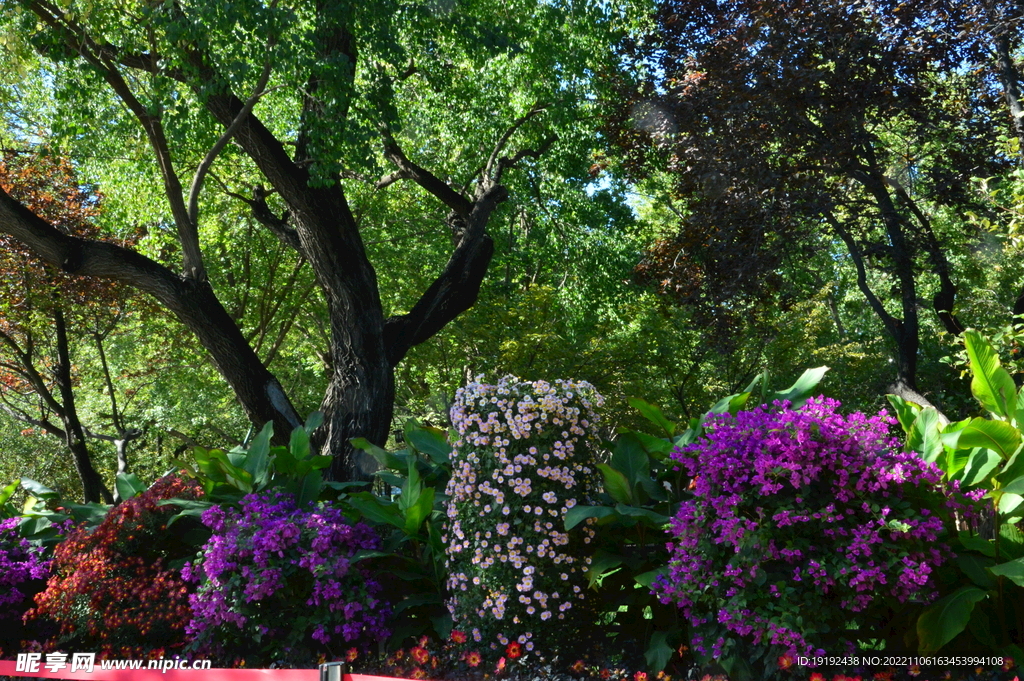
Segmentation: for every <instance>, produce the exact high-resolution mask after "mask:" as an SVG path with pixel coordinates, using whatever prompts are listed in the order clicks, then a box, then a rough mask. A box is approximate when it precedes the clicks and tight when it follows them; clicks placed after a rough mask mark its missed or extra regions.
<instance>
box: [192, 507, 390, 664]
mask: <svg viewBox="0 0 1024 681" xmlns="http://www.w3.org/2000/svg"><path fill="white" fill-rule="evenodd" d="M203 523H204V524H205V525H207V526H208V527H209V528H210V529H211V530H213V536H212V537H211V538H210V540H209V541H208V542H207V544H206V546H204V547H203V551H202V553H201V554H200V556H199V557H198V558H197V559H196V561H195V563H194V564H191V565H186V566H185V569H184V570H183V572H182V574H183V575H184V576H185V578H186V579H187V580H189V581H191V582H196V583H199V587H198V590H197V592H196V593H195V594H194V595H192V596H191V599H190V600H191V607H192V613H193V615H192V621H191V622H190V623H189V625H188V632H189V634H190V635H191V636H192V637H193V639H194V640H193V642H192V644H191V645H190V647H191V648H192V649H194V650H196V651H198V652H201V653H205V654H207V655H212V656H214V657H219V658H221V659H227V660H235V659H239V658H240V659H242V660H244V661H245V663H246V664H268V663H270V662H277V663H278V664H300V665H308V664H309V663H310V662H311V661H313V660H315V659H317V658H318V657H319V656H320V655H322V654H330V653H332V652H333V653H340V651H341V650H342V649H343V648H346V647H350V646H361V647H363V648H364V649H367V648H368V647H369V645H370V644H371V643H373V642H376V641H377V640H379V639H381V638H384V637H386V636H387V635H388V631H387V629H386V627H385V622H386V621H387V619H388V616H389V615H390V608H388V607H387V605H386V604H384V603H382V602H380V601H379V600H378V598H377V597H376V596H377V594H378V593H379V592H380V585H379V584H378V583H377V582H376V581H374V580H372V579H370V578H369V577H368V576H367V573H366V571H365V570H364V569H363V568H361V567H359V566H357V565H356V560H357V558H358V557H357V556H356V553H357V552H359V551H362V550H375V549H378V548H379V547H380V539H379V538H378V537H377V535H376V534H374V532H373V530H372V529H371V528H370V527H369V526H367V525H365V524H363V523H356V524H351V523H349V522H348V521H347V520H346V519H345V518H344V517H343V516H342V514H341V511H339V510H338V509H336V508H334V507H332V506H331V505H329V504H321V505H319V506H312V505H309V506H306V507H304V508H299V507H298V506H297V505H296V503H295V498H294V497H293V496H291V495H290V494H287V493H284V492H280V491H269V490H268V491H265V492H261V493H258V494H250V495H247V496H245V497H244V498H243V499H242V500H241V508H240V509H233V508H226V509H225V508H221V507H213V508H211V509H209V510H207V511H206V512H205V513H203Z"/></svg>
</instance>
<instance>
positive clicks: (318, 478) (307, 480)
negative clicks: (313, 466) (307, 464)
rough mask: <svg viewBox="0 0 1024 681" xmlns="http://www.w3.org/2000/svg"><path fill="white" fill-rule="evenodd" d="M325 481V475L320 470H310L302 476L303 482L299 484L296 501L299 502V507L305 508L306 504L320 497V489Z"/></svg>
mask: <svg viewBox="0 0 1024 681" xmlns="http://www.w3.org/2000/svg"><path fill="white" fill-rule="evenodd" d="M323 481H324V476H323V475H322V474H321V473H320V471H310V472H309V473H306V475H304V476H303V477H302V483H301V484H300V486H299V490H298V493H297V494H296V495H295V496H296V502H295V503H296V504H298V506H299V508H303V507H305V505H306V504H308V503H310V502H312V501H316V500H317V499H319V498H320V489H321V487H322V485H323Z"/></svg>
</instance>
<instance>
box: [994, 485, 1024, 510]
mask: <svg viewBox="0 0 1024 681" xmlns="http://www.w3.org/2000/svg"><path fill="white" fill-rule="evenodd" d="M1000 492H1002V494H1001V495H1000V496H999V512H1000V513H1001V514H1002V515H1004V516H1008V515H1011V514H1012V513H1013V512H1014V511H1016V510H1017V507H1018V506H1020V505H1021V503H1022V502H1024V497H1022V496H1021V495H1019V494H1013V493H1007V492H1006V491H1005V490H1000Z"/></svg>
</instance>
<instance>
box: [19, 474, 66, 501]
mask: <svg viewBox="0 0 1024 681" xmlns="http://www.w3.org/2000/svg"><path fill="white" fill-rule="evenodd" d="M21 487H22V489H24V490H25V491H27V492H29V493H30V494H32V496H34V497H37V498H39V499H60V493H58V492H56V491H54V490H52V489H50V488H49V487H47V486H46V485H44V484H42V483H40V482H36V481H35V480H32V479H30V478H22V479H21Z"/></svg>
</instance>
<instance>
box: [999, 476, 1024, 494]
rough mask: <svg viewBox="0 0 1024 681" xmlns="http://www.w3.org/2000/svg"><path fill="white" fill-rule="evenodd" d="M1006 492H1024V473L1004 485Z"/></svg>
mask: <svg viewBox="0 0 1024 681" xmlns="http://www.w3.org/2000/svg"><path fill="white" fill-rule="evenodd" d="M1003 493H1004V494H1024V475H1022V476H1020V477H1019V478H1017V479H1016V480H1013V481H1012V482H1010V484H1008V485H1006V486H1005V487H1003Z"/></svg>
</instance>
